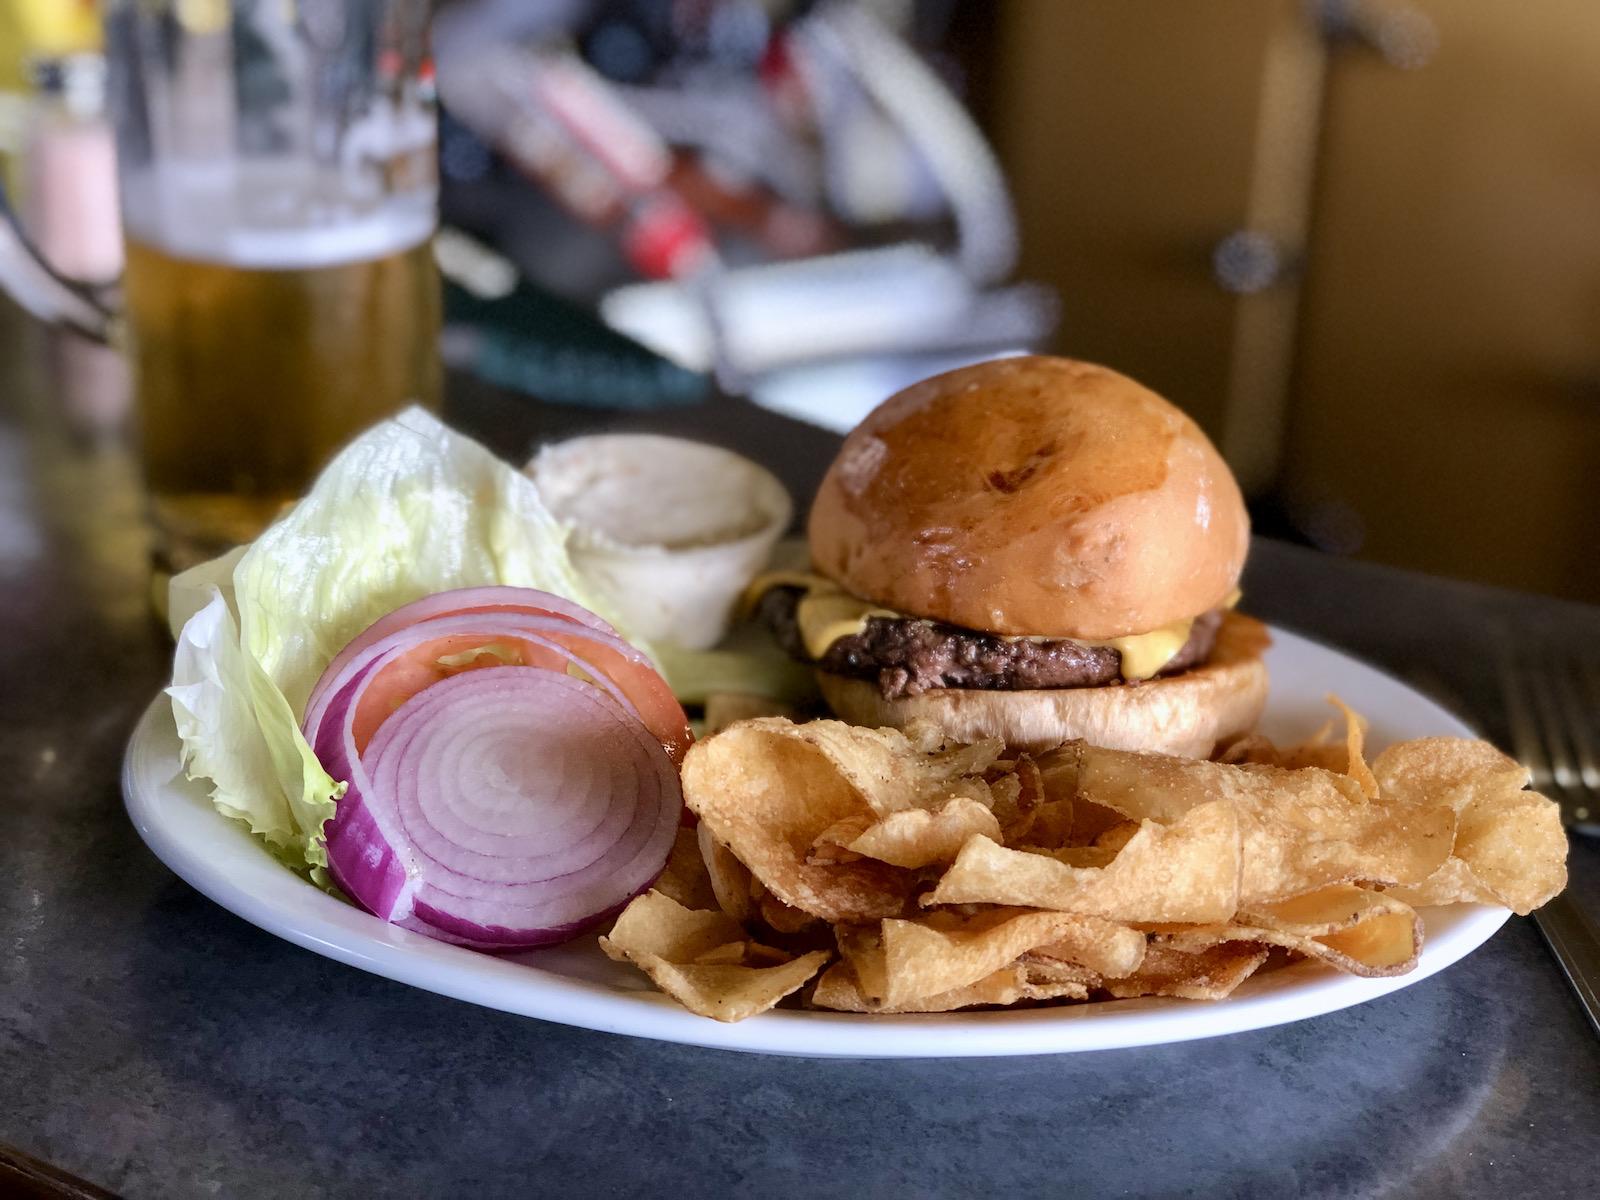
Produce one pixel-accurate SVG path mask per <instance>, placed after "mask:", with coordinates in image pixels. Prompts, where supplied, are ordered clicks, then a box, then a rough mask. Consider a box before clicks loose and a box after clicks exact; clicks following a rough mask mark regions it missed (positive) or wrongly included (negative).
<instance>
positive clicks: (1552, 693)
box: [1528, 663, 1581, 793]
mask: <svg viewBox="0 0 1600 1200" xmlns="http://www.w3.org/2000/svg"><path fill="white" fill-rule="evenodd" d="M1558 673H1559V669H1551V668H1550V667H1549V665H1548V664H1545V663H1541V664H1540V669H1539V670H1536V671H1532V672H1530V673H1529V677H1528V682H1529V683H1530V684H1531V685H1532V688H1533V706H1534V712H1535V714H1536V715H1537V717H1538V720H1539V728H1540V729H1541V730H1542V731H1543V733H1544V747H1545V754H1546V755H1547V757H1548V758H1549V761H1550V775H1551V777H1552V778H1553V779H1554V780H1555V783H1556V786H1557V787H1558V788H1560V789H1561V790H1562V791H1563V792H1567V793H1571V791H1572V789H1573V788H1575V787H1577V786H1578V785H1579V783H1580V782H1581V780H1580V779H1579V777H1578V771H1577V768H1576V767H1574V766H1573V765H1572V752H1571V750H1570V749H1569V748H1568V745H1567V739H1568V736H1569V734H1570V729H1569V724H1570V723H1569V722H1568V721H1567V720H1566V718H1565V716H1564V710H1563V707H1562V704H1561V701H1560V699H1559V698H1558V697H1557V695H1556V687H1555V683H1554V677H1555V675H1556V674H1558Z"/></svg>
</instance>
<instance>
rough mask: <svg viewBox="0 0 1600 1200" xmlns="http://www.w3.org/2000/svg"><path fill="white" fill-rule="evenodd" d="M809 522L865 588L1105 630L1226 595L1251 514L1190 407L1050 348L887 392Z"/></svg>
mask: <svg viewBox="0 0 1600 1200" xmlns="http://www.w3.org/2000/svg"><path fill="white" fill-rule="evenodd" d="M808 532H809V537H810V543H811V557H812V562H813V564H814V566H815V567H816V569H817V570H819V571H821V572H822V573H823V574H825V575H828V576H830V577H832V578H833V579H835V580H836V581H838V582H839V583H840V584H842V585H843V586H844V587H845V588H847V589H848V590H849V591H851V592H853V593H855V594H856V595H857V596H859V597H861V598H862V599H866V600H871V601H873V602H874V603H876V604H881V605H883V606H884V607H886V608H891V609H894V610H896V611H898V612H903V613H907V614H910V615H913V616H919V617H930V618H933V619H935V620H940V621H948V622H949V623H951V624H953V625H960V626H964V627H966V628H968V629H978V630H983V631H986V632H990V633H1002V634H1034V635H1045V636H1060V637H1073V638H1080V639H1090V640H1095V639H1105V638H1113V637H1120V636H1123V635H1126V634H1135V633H1146V632H1149V631H1150V630H1152V629H1156V628H1159V627H1160V626H1163V625H1166V624H1169V623H1171V622H1173V621H1177V620H1181V619H1183V618H1186V617H1193V616H1196V615H1198V614H1200V613H1202V612H1205V611H1207V610H1208V609H1212V608H1216V607H1218V606H1219V605H1221V604H1223V603H1224V602H1225V601H1226V600H1227V598H1228V596H1229V594H1230V592H1231V591H1232V590H1233V587H1234V584H1235V582H1236V581H1237V580H1238V578H1239V573H1240V571H1241V570H1242V569H1243V567H1244V560H1245V552H1246V550H1247V548H1248V544H1249V537H1250V522H1249V517H1248V515H1247V514H1246V512H1245V507H1244V501H1243V499H1242V498H1241V496H1240V494H1239V488H1238V485H1237V484H1236V483H1235V482H1234V479H1233V475H1232V474H1231V473H1230V471H1229V470H1228V467H1227V464H1226V463H1224V462H1223V461H1222V457H1221V456H1220V455H1219V454H1218V453H1217V451H1216V449H1215V448H1214V447H1213V446H1212V445H1211V443H1210V442H1209V441H1208V440H1207V439H1206V436H1205V434H1204V433H1202V432H1201V431H1200V427H1199V426H1197V425H1196V424H1195V423H1194V422H1193V421H1192V420H1190V419H1189V418H1188V417H1187V416H1185V415H1184V414H1183V413H1182V412H1180V411H1179V410H1178V409H1176V408H1174V407H1173V406H1172V405H1171V404H1169V403H1167V401H1165V400H1163V399H1162V398H1161V397H1160V396H1158V395H1156V394H1155V393H1154V392H1152V391H1150V390H1149V389H1147V388H1144V387H1141V386H1140V385H1139V384H1137V383H1135V382H1134V381H1133V380H1131V379H1129V378H1127V377H1126V376H1123V375H1119V374H1117V373H1116V372H1115V371H1111V370H1108V369H1106V368H1105V367H1097V366H1093V365H1091V364H1089V363H1081V362H1074V361H1072V360H1070V359H1063V358H1049V357H1043V356H1035V357H1027V358H1007V359H998V360H995V361H993V362H986V363H980V364H978V365H976V366H972V367H965V368H962V369H960V370H957V371H951V372H948V373H947V374H944V375H938V376H935V377H934V378H932V379H928V380H924V381H923V382H922V383H918V384H915V385H913V386H911V387H909V388H907V389H905V390H904V391H902V392H900V393H898V394H896V395H895V396H892V397H891V398H890V399H888V400H887V401H885V402H884V403H883V404H881V405H880V406H879V407H878V408H877V409H875V410H874V411H873V412H872V413H871V414H870V415H869V416H868V417H867V418H866V420H865V421H863V422H862V423H861V424H860V426H858V427H857V428H856V429H855V431H854V432H852V433H851V434H850V436H849V437H847V438H846V439H845V443H844V447H843V449H842V450H841V451H840V453H839V456H838V458H837V459H835V460H834V463H833V465H832V467H830V468H829V470H828V474H827V476H826V478H824V479H823V481H822V486H821V489H820V491H819V492H818V494H817V498H816V502H815V503H814V504H813V506H812V509H811V519H810V526H809V530H808ZM972 703H977V701H973V702H972Z"/></svg>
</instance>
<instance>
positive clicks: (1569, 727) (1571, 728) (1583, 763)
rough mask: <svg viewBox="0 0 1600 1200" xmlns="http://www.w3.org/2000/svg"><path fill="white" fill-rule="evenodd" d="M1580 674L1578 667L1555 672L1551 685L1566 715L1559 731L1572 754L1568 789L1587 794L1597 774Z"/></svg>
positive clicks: (1576, 665)
mask: <svg viewBox="0 0 1600 1200" xmlns="http://www.w3.org/2000/svg"><path fill="white" fill-rule="evenodd" d="M1581 670H1582V665H1581V664H1577V663H1573V664H1571V665H1570V666H1569V667H1568V669H1567V670H1565V671H1559V672H1557V673H1556V674H1555V676H1554V681H1555V691H1556V700H1557V702H1558V703H1559V704H1560V706H1561V711H1562V712H1563V713H1564V714H1565V715H1566V720H1565V721H1564V722H1563V724H1562V728H1563V730H1564V731H1565V732H1566V735H1567V744H1568V746H1569V747H1570V748H1571V750H1572V758H1573V763H1572V770H1573V776H1574V778H1573V781H1572V786H1573V787H1575V788H1582V789H1583V790H1585V791H1590V790H1592V789H1593V788H1594V786H1595V777H1596V774H1597V771H1596V768H1595V753H1594V738H1593V735H1592V733H1591V730H1590V725H1589V706H1588V704H1587V703H1586V701H1585V699H1584V697H1583V694H1582V691H1581V687H1580V683H1581V674H1580V672H1581Z"/></svg>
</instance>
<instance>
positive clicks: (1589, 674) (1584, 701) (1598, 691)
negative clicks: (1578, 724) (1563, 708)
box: [1578, 658, 1600, 795]
mask: <svg viewBox="0 0 1600 1200" xmlns="http://www.w3.org/2000/svg"><path fill="white" fill-rule="evenodd" d="M1578 681H1579V684H1580V685H1581V691H1582V697H1581V699H1580V701H1579V705H1578V707H1579V709H1580V711H1581V712H1582V713H1583V715H1584V717H1585V718H1586V719H1585V720H1584V722H1583V727H1584V734H1585V745H1586V747H1587V749H1588V752H1589V758H1588V761H1586V762H1583V763H1581V764H1580V766H1581V768H1582V773H1583V782H1584V786H1586V787H1587V788H1588V789H1589V790H1590V792H1592V793H1594V794H1595V795H1600V754H1597V753H1596V745H1595V740H1594V736H1593V735H1594V731H1595V721H1596V718H1597V716H1600V669H1597V668H1596V666H1595V662H1594V660H1593V659H1592V658H1586V659H1584V660H1583V661H1582V662H1581V663H1579V664H1578Z"/></svg>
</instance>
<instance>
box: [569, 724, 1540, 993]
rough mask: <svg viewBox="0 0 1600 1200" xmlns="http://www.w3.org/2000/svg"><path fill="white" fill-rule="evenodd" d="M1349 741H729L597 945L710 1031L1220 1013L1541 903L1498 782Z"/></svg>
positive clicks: (1445, 760)
mask: <svg viewBox="0 0 1600 1200" xmlns="http://www.w3.org/2000/svg"><path fill="white" fill-rule="evenodd" d="M1346 717H1347V734H1346V737H1345V739H1344V740H1343V741H1342V742H1330V741H1328V740H1326V732H1325V734H1324V735H1323V737H1320V738H1318V739H1315V740H1313V741H1312V742H1310V743H1306V744H1304V745H1301V746H1297V747H1293V748H1291V749H1289V750H1285V751H1280V750H1278V749H1276V748H1275V747H1273V746H1272V745H1271V744H1270V743H1268V742H1266V741H1265V740H1263V739H1260V738H1249V739H1246V740H1244V741H1242V742H1239V743H1236V744H1235V745H1234V746H1232V747H1230V748H1229V749H1228V751H1227V752H1226V753H1225V754H1224V755H1223V756H1222V758H1221V760H1220V761H1209V762H1208V761H1200V760H1193V759H1181V758H1171V757H1167V756H1164V755H1157V754H1137V753H1130V752H1127V751H1117V750H1105V749H1100V748H1097V747H1093V746H1089V745H1085V744H1083V743H1077V742H1073V743H1068V744H1066V745H1064V746H1062V747H1060V748H1058V749H1056V750H1052V751H1049V752H1047V753H1045V754H1042V755H1040V756H1038V757H1035V758H1029V757H1027V756H1010V757H1007V756H1005V749H1004V747H1003V745H1002V744H1001V743H1000V742H999V741H998V740H992V741H985V742H979V743H976V744H974V745H947V744H945V743H944V742H943V740H942V736H941V734H940V732H939V730H938V729H937V728H936V727H934V726H932V725H915V724H914V725H913V726H912V727H910V728H908V729H907V730H906V731H905V732H904V733H902V732H899V731H897V730H892V729H880V730H871V729H861V728H857V727H854V726H849V725H844V724H841V723H839V722H836V721H812V722H809V723H806V724H800V725H796V724H793V723H791V722H789V721H787V720H784V719H781V718H762V719H756V720H749V721H743V722H740V723H738V724H736V725H733V726H731V727H729V728H728V729H726V730H724V731H723V732H721V733H719V734H717V735H715V736H713V737H711V738H708V739H706V740H704V741H702V742H700V743H698V744H697V745H696V746H695V747H694V748H693V749H692V750H691V751H690V753H689V757H688V759H687V760H686V761H685V763H684V767H683V783H684V796H685V799H686V800H687V802H688V804H689V807H690V808H691V809H692V810H693V811H694V812H695V813H696V814H697V815H698V817H699V820H700V823H699V826H698V829H697V830H684V831H683V832H682V833H681V835H680V838H679V845H678V847H677V848H676V850H675V851H674V855H673V859H672V861H671V862H670V863H669V864H668V868H667V871H666V873H665V874H664V875H663V876H662V878H661V880H660V881H658V883H657V885H656V890H653V891H651V892H649V893H647V894H645V895H643V896H640V897H639V898H638V899H636V900H634V901H633V903H632V904H631V905H630V906H629V907H628V908H627V910H626V911H624V912H623V914H622V915H621V916H620V917H619V918H618V919H617V922H616V925H615V927H614V928H613V929H612V931H611V933H610V934H609V936H607V937H603V938H602V939H601V945H602V947H603V948H604V949H605V951H606V953H608V954H610V955H611V957H613V958H615V959H618V960H624V961H631V962H633V963H635V964H637V965H638V966H639V967H641V968H642V969H643V970H644V971H645V972H647V973H648V974H649V976H650V978H651V979H652V980H653V981H654V982H655V983H656V985H657V986H658V987H660V988H661V989H662V990H663V991H665V992H667V993H669V994H670V995H672V996H673V997H675V998H676V999H677V1000H678V1001H680V1002H681V1003H682V1004H683V1005H684V1006H685V1007H687V1008H689V1009H690V1010H691V1011H693V1012H696V1013H699V1014H701V1015H703V1016H708V1017H714V1018H716V1019H718V1020H723V1021H737V1020H741V1019H743V1018H744V1017H747V1016H750V1015H752V1014H754V1013H758V1012H762V1011H764V1010H765V1009H768V1008H770V1007H772V1006H773V1005H775V1004H776V1003H778V1001H779V1000H781V999H783V998H784V997H785V996H788V995H790V994H792V993H796V992H800V993H801V1000H802V1002H803V1003H805V1004H806V1005H808V1006H810V1007H813V1008H823V1009H835V1010H843V1011H847V1012H866V1013H926V1012H947V1011H951V1010H954V1009H961V1008H970V1007H978V1006H996V1005H1010V1004H1017V1003H1033V1004H1036V1003H1041V1002H1067V1001H1083V1000H1090V999H1107V998H1123V997H1131V996H1152V995H1153V996H1180V997H1187V998H1191V999H1220V998H1222V997H1224V996H1227V995H1228V994H1229V993H1230V992H1231V991H1233V989H1234V988H1235V987H1237V986H1238V985H1239V984H1240V983H1241V982H1242V981H1243V980H1245V979H1246V978H1248V977H1249V976H1250V975H1251V974H1252V973H1253V972H1255V971H1256V970H1258V969H1259V968H1261V967H1262V966H1263V965H1264V964H1272V963H1277V962H1286V961H1290V960H1292V959H1297V958H1303V957H1312V958H1317V959H1321V960H1322V961H1323V962H1325V963H1327V964H1329V965H1330V966H1333V967H1336V968H1338V969H1340V970H1343V971H1348V972H1352V973H1354V974H1357V975H1396V974H1401V973H1403V972H1406V971H1409V970H1411V969H1412V968H1413V967H1414V966H1415V965H1416V962H1417V956H1418V954H1419V953H1420V951H1421V948H1422V937H1423V928H1422V921H1421V918H1420V917H1419V916H1418V914H1417V912H1416V907H1417V906H1425V905H1432V904H1445V903H1450V902H1453V901H1458V900H1466V901H1480V902H1484V903H1489V904H1498V905H1504V906H1505V907H1508V908H1510V909H1512V910H1514V911H1516V912H1518V913H1527V912H1529V911H1531V910H1532V909H1534V908H1536V907H1538V906H1539V905H1541V904H1543V903H1544V902H1545V901H1547V900H1549V899H1550V898H1551V897H1553V896H1554V895H1556V894H1557V893H1558V892H1560V890H1561V889H1562V888H1563V887H1564V886H1565V884H1566V865H1565V864H1566V849H1567V842H1566V836H1565V832H1564V831H1563V829H1562V827H1561V823H1560V819H1559V815H1558V811H1557V807H1556V805H1555V804H1553V803H1552V802H1551V801H1549V800H1547V799H1545V798H1544V797H1542V796H1539V795H1537V794H1536V793H1533V792H1529V791H1525V790H1524V788H1525V786H1526V784H1527V782H1528V779H1527V772H1526V771H1525V770H1524V769H1523V768H1522V767H1521V766H1520V765H1518V764H1517V763H1516V762H1515V761H1513V760H1511V759H1509V758H1507V757H1506V756H1505V755H1503V754H1501V753H1500V752H1499V751H1497V750H1496V749H1494V747H1492V746H1491V745H1489V744H1488V743H1487V742H1481V741H1467V740H1462V739H1458V738H1424V739H1421V740H1419V741H1412V742H1403V743H1400V744H1397V745H1395V746H1391V747H1390V748H1389V749H1387V750H1385V751H1384V752H1383V753H1382V754H1380V755H1379V756H1378V757H1377V758H1376V760H1374V761H1373V762H1372V764H1371V765H1370V766H1369V765H1368V764H1367V762H1366V761H1365V759H1364V757H1363V753H1362V725H1361V722H1360V720H1359V718H1357V717H1355V716H1354V714H1350V713H1348V712H1346ZM819 972H820V975H819ZM813 980H815V982H813ZM808 985H809V986H808ZM802 989H804V990H803V991H802Z"/></svg>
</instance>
